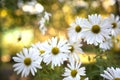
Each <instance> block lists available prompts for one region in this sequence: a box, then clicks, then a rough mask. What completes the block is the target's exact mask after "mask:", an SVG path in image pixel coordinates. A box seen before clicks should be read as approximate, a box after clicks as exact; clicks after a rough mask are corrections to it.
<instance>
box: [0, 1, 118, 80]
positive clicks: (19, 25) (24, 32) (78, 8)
mask: <svg viewBox="0 0 120 80" xmlns="http://www.w3.org/2000/svg"><path fill="white" fill-rule="evenodd" d="M32 1H34V0H0V80H29V79H27V78H20V77H19V76H16V74H15V73H14V72H13V70H12V64H13V63H14V62H13V61H12V56H14V55H15V54H16V53H18V52H19V51H20V50H22V48H23V47H29V46H30V45H31V44H33V43H36V42H38V41H45V40H47V39H49V38H50V37H52V36H59V37H67V28H68V27H69V24H70V23H71V22H73V21H74V20H75V18H76V16H79V17H87V16H88V15H90V14H94V13H97V14H101V15H102V16H103V17H104V16H108V15H110V14H111V13H113V14H115V15H120V1H119V0H36V1H37V4H39V5H41V7H43V8H44V10H42V8H39V9H38V10H40V11H41V12H40V13H35V11H34V10H33V11H32V12H29V11H28V12H26V11H25V10H26V8H24V6H25V5H28V4H27V3H28V2H32ZM21 3H22V5H21ZM29 5H31V6H32V4H29ZM28 10H31V9H28ZM45 11H47V12H49V13H51V14H52V16H51V17H50V21H49V24H48V25H47V29H48V30H47V32H46V34H45V35H42V34H41V32H40V30H39V25H38V21H39V20H40V19H41V17H42V16H43V14H44V12H45ZM118 41H119V43H118V44H115V46H114V48H113V49H112V50H111V51H110V52H111V56H112V57H107V60H108V61H107V60H106V62H107V63H108V62H110V61H109V60H111V61H112V58H113V59H114V58H115V59H116V60H117V59H120V57H119V56H120V48H119V46H120V37H119V36H118ZM84 47H86V46H84ZM86 48H87V49H86ZM86 48H85V49H84V50H86V53H89V54H85V55H80V57H82V59H81V60H82V62H83V63H84V64H85V65H86V66H87V69H88V72H87V73H88V76H89V77H90V74H89V72H91V71H90V70H91V68H94V67H95V69H96V72H93V75H92V76H91V78H90V79H91V80H95V79H96V77H97V76H96V73H99V72H97V69H103V67H101V66H97V67H96V64H98V65H104V64H106V63H105V62H104V60H103V58H102V59H101V61H100V59H99V61H100V62H99V61H98V63H97V62H96V63H95V61H94V60H91V59H92V58H93V57H95V56H96V55H95V54H93V53H95V52H94V51H91V47H89V46H87V47H86ZM112 53H115V54H114V56H113V54H112ZM104 57H105V58H106V55H105V56H104ZM109 58H110V59H109ZM90 60H91V61H90ZM116 60H115V61H113V62H111V63H108V65H109V66H111V65H113V64H117V63H118V62H116ZM102 62H103V63H102ZM88 64H89V65H88ZM119 64H120V63H119ZM105 66H106V65H105ZM113 66H115V65H113ZM116 66H118V65H116ZM91 74H92V73H91ZM93 77H94V78H93ZM97 78H98V77H97ZM43 80H47V79H43Z"/></svg>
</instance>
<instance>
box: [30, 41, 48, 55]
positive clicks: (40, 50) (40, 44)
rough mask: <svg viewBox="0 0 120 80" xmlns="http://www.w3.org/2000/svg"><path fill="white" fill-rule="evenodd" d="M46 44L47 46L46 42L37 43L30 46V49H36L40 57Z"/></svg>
mask: <svg viewBox="0 0 120 80" xmlns="http://www.w3.org/2000/svg"><path fill="white" fill-rule="evenodd" d="M46 44H47V43H46V42H38V43H36V44H32V47H33V48H36V49H38V50H39V53H40V55H41V56H42V54H44V53H45V47H44V45H46Z"/></svg>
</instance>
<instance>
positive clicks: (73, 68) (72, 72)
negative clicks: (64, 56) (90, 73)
mask: <svg viewBox="0 0 120 80" xmlns="http://www.w3.org/2000/svg"><path fill="white" fill-rule="evenodd" d="M69 62H70V64H67V67H65V72H64V74H62V76H64V77H65V78H64V79H63V80H80V79H81V76H85V75H86V74H85V67H80V66H81V63H78V62H76V61H75V60H74V59H73V58H70V61H69Z"/></svg>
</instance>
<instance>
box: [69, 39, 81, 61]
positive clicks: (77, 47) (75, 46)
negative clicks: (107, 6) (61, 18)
mask: <svg viewBox="0 0 120 80" xmlns="http://www.w3.org/2000/svg"><path fill="white" fill-rule="evenodd" d="M69 44H70V47H71V48H70V56H71V57H72V58H75V59H76V60H77V61H80V57H79V55H78V54H79V53H83V50H82V49H81V47H82V44H81V40H76V41H73V40H69Z"/></svg>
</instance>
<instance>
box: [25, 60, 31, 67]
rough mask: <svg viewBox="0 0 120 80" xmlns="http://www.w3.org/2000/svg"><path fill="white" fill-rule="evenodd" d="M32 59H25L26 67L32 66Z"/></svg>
mask: <svg viewBox="0 0 120 80" xmlns="http://www.w3.org/2000/svg"><path fill="white" fill-rule="evenodd" d="M31 62H32V61H31V58H25V59H24V64H25V65H26V66H29V65H30V64H31Z"/></svg>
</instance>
